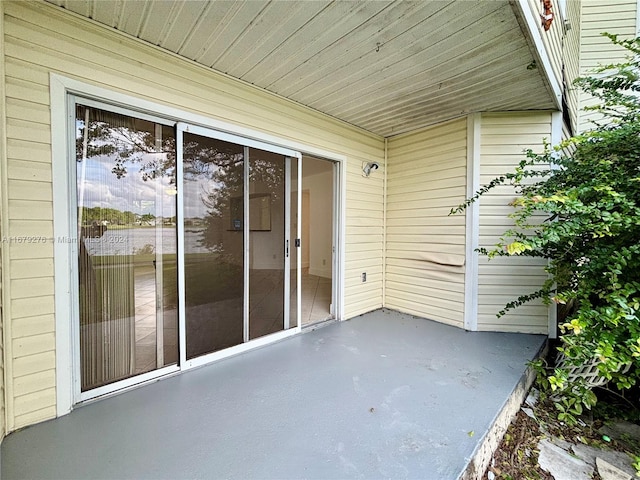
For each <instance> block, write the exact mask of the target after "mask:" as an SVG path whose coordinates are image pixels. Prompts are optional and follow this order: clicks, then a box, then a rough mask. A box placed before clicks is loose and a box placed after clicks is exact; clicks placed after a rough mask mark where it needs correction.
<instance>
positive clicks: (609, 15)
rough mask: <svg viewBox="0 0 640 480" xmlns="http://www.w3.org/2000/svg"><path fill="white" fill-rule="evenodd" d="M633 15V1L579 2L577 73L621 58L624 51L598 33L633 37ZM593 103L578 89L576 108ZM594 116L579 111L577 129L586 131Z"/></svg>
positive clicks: (582, 107) (635, 7) (635, 30)
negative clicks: (579, 49) (578, 66)
mask: <svg viewBox="0 0 640 480" xmlns="http://www.w3.org/2000/svg"><path fill="white" fill-rule="evenodd" d="M637 17H638V2H637V0H615V1H608V2H598V1H596V0H583V1H582V17H581V26H580V45H581V51H580V75H586V74H588V73H589V72H590V71H592V70H593V69H594V68H596V67H597V66H598V65H607V64H611V63H615V62H619V61H622V60H624V58H625V55H626V51H625V50H624V49H622V48H620V47H618V46H614V45H612V44H611V41H610V40H609V39H608V38H606V37H603V36H602V35H601V34H602V33H603V32H607V33H612V34H616V35H618V36H620V37H621V38H633V37H635V36H636V34H637V21H638V19H637ZM594 103H595V102H594V100H593V98H592V97H590V96H589V95H587V94H585V93H582V92H580V104H579V108H580V109H584V107H586V106H588V105H593V104H594ZM597 119H598V114H596V113H592V112H584V111H580V112H579V123H578V128H579V132H584V131H585V130H589V129H590V128H591V127H592V123H591V121H592V120H597Z"/></svg>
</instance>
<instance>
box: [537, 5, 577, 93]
mask: <svg viewBox="0 0 640 480" xmlns="http://www.w3.org/2000/svg"><path fill="white" fill-rule="evenodd" d="M570 2H571V0H569V3H570ZM553 7H554V8H553V11H554V15H555V16H554V19H553V21H552V22H551V26H550V28H549V30H545V29H544V28H543V26H542V20H540V21H538V22H537V25H536V26H537V28H538V30H539V31H540V36H541V38H542V43H543V44H544V48H545V50H546V51H547V55H548V56H549V60H550V62H551V69H552V70H553V72H552V74H553V76H554V77H555V78H556V80H557V82H558V84H560V85H561V84H562V63H563V58H562V45H563V41H564V26H563V24H562V16H561V15H560V14H559V12H558V6H557V2H553ZM529 8H530V9H531V11H532V12H533V16H534V18H536V19H541V18H542V17H541V15H542V14H543V12H544V7H543V4H542V2H541V1H540V0H529Z"/></svg>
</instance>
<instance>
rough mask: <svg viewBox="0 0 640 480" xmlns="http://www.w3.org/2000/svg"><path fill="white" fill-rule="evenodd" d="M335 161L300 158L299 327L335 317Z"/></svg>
mask: <svg viewBox="0 0 640 480" xmlns="http://www.w3.org/2000/svg"><path fill="white" fill-rule="evenodd" d="M336 183H337V167H336V164H335V162H332V161H330V160H323V159H319V158H314V157H311V156H308V155H303V157H302V208H301V211H302V212H301V232H302V252H301V253H302V258H301V264H302V296H301V297H302V305H301V312H302V313H301V315H302V318H301V319H302V326H307V325H311V324H314V323H318V322H323V321H326V320H331V319H334V318H335V311H334V305H335V298H336V297H335V281H334V279H335V277H336V271H337V269H336V265H335V263H336V261H335V243H336V242H335V233H336V229H335V219H336V208H335V207H336V193H337V189H336Z"/></svg>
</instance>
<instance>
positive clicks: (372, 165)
mask: <svg viewBox="0 0 640 480" xmlns="http://www.w3.org/2000/svg"><path fill="white" fill-rule="evenodd" d="M378 168H380V165H378V164H377V163H376V162H362V176H363V177H368V176H369V175H370V174H371V170H377V169H378Z"/></svg>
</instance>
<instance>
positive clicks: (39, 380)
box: [2, 1, 384, 431]
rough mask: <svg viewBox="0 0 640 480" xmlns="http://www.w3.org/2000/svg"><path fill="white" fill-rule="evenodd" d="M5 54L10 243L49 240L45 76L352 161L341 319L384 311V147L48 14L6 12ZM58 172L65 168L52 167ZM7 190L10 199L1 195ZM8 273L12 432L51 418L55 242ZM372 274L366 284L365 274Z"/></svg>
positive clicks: (33, 6) (28, 6)
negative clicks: (365, 173) (367, 170)
mask: <svg viewBox="0 0 640 480" xmlns="http://www.w3.org/2000/svg"><path fill="white" fill-rule="evenodd" d="M3 5H4V10H5V15H4V31H5V41H6V44H5V49H6V103H7V109H6V112H7V142H6V148H7V157H8V160H7V169H6V171H7V175H8V210H7V215H8V218H6V219H5V224H7V225H8V231H6V232H2V233H3V234H4V235H6V236H32V237H38V238H40V237H43V238H48V239H51V238H52V237H53V200H52V186H51V182H52V150H51V117H50V111H49V110H50V104H51V99H50V93H49V79H50V73H52V72H55V73H57V74H61V75H64V76H67V77H70V78H73V79H76V80H80V81H83V82H86V83H89V84H92V85H96V86H100V87H103V88H107V89H110V90H113V91H117V92H120V93H125V94H127V95H131V96H135V97H139V98H142V99H145V100H148V101H153V102H155V103H157V104H160V105H166V106H170V107H173V108H180V109H182V110H185V111H189V112H192V113H195V114H199V115H204V116H207V117H208V118H212V119H216V120H222V121H225V122H228V123H231V124H234V125H237V126H238V127H239V128H249V129H252V130H256V131H259V132H263V133H264V134H266V135H273V136H276V137H278V138H281V139H283V141H285V142H287V143H288V146H289V147H292V146H294V145H298V146H299V148H300V149H301V150H303V151H307V152H308V153H312V154H316V155H321V153H322V152H333V153H335V154H336V155H341V156H344V157H345V158H346V159H347V161H346V165H345V168H344V173H345V175H346V185H347V187H346V251H345V252H344V255H345V257H346V265H345V308H344V316H345V317H346V318H348V317H351V316H354V315H357V314H360V313H364V312H367V311H370V310H373V309H375V308H379V307H381V306H382V245H383V243H382V242H383V221H382V218H383V181H382V178H383V175H382V173H381V174H379V175H372V176H371V178H369V179H363V178H362V177H361V175H360V171H361V164H362V162H363V161H377V162H380V163H381V170H380V172H383V170H384V166H383V162H382V160H383V152H384V147H383V141H382V139H381V138H379V137H376V136H373V135H370V134H367V133H365V132H363V131H361V130H359V129H356V128H353V127H351V126H348V125H346V124H344V123H341V122H338V121H335V120H332V119H329V118H328V117H325V116H323V115H320V114H317V113H315V112H313V111H311V110H309V109H306V108H303V107H300V106H298V105H296V104H293V103H291V102H288V101H286V100H284V99H281V98H278V97H276V96H274V95H270V94H267V93H265V92H263V91H260V90H258V89H255V88H253V87H251V86H248V85H245V84H242V83H240V82H238V81H235V80H232V79H230V78H228V77H226V76H224V75H221V74H216V73H214V72H211V71H209V70H207V69H205V68H202V67H200V66H197V65H195V64H193V63H191V62H188V61H185V60H183V59H180V58H179V57H177V56H175V55H171V54H168V53H165V52H163V51H161V50H160V49H158V48H155V47H151V46H147V45H144V44H142V43H141V42H139V41H137V40H135V39H132V38H129V37H126V36H124V35H121V34H119V33H117V32H114V31H112V30H109V29H107V28H103V27H100V26H97V25H96V24H93V23H92V22H90V21H87V20H85V19H80V18H78V17H75V16H74V15H71V14H68V13H65V12H64V11H63V10H61V9H59V8H54V7H51V6H49V5H46V4H44V3H34V2H13V1H7V2H3ZM53 161H57V162H59V161H65V160H64V159H54V160H53ZM5 191H6V190H3V194H4V192H5ZM8 248H9V252H8V255H5V258H7V257H8V259H9V263H7V264H5V265H4V268H5V271H4V272H3V274H4V278H5V279H10V283H9V284H8V285H7V284H5V285H4V288H5V289H6V290H5V298H6V299H8V301H9V302H10V305H9V306H10V309H11V316H10V317H7V318H8V321H7V322H6V324H5V325H4V326H5V329H6V331H5V338H6V342H5V347H8V348H7V350H8V351H7V353H6V356H5V358H6V362H7V364H6V368H7V371H8V372H9V375H8V379H7V385H6V388H7V421H8V424H7V427H8V430H9V431H11V430H14V429H16V428H19V427H22V426H25V425H29V424H32V423H35V422H38V421H41V420H45V419H48V418H51V417H54V416H55V415H56V387H55V381H56V376H55V366H56V363H55V362H56V359H55V357H56V352H55V317H54V284H55V278H54V269H53V267H54V258H53V244H52V242H51V240H49V241H45V242H40V243H35V244H11V245H10V246H9V247H8ZM362 271H367V272H368V280H367V283H366V284H362V283H361V281H360V273H361V272H362Z"/></svg>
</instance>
